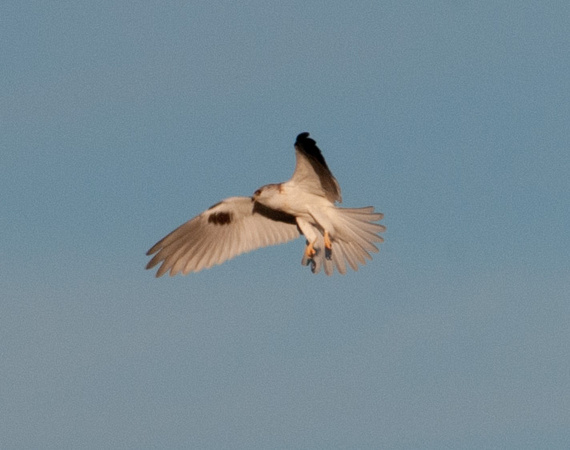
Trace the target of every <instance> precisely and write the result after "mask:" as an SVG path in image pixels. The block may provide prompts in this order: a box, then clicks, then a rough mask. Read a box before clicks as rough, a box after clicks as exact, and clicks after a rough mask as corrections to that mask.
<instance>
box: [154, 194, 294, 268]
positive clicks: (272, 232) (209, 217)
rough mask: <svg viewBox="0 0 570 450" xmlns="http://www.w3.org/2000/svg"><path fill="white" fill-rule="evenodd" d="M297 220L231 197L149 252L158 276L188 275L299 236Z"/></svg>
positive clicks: (173, 233)
mask: <svg viewBox="0 0 570 450" xmlns="http://www.w3.org/2000/svg"><path fill="white" fill-rule="evenodd" d="M299 235H300V233H299V230H298V228H297V226H296V223H295V218H294V217H292V216H289V215H288V214H284V213H280V212H277V211H274V210H271V209H269V208H266V207H260V206H259V205H258V204H256V203H255V202H254V201H253V200H252V199H251V198H250V197H230V198H228V199H225V200H223V201H222V202H220V203H218V204H216V205H214V206H212V207H211V208H210V209H208V210H206V211H204V212H203V213H202V214H200V215H198V216H196V217H194V218H193V219H191V220H189V221H188V222H186V223H184V224H182V225H181V226H180V227H178V228H177V229H176V230H174V231H173V232H171V233H170V234H168V235H167V236H165V237H164V238H163V239H161V240H160V241H158V242H157V243H156V244H155V245H153V246H152V248H151V249H150V250H149V251H148V252H147V255H153V254H154V256H153V257H152V258H151V260H150V261H149V263H148V264H147V266H146V268H147V269H151V268H153V267H155V266H156V265H158V264H161V266H160V267H159V269H158V271H157V273H156V276H157V277H160V276H162V275H164V274H165V273H166V272H168V271H170V275H171V276H172V275H176V274H177V273H179V272H182V273H184V274H187V273H189V272H198V271H200V270H202V269H205V268H210V267H212V266H214V265H216V264H221V263H223V262H224V261H227V260H228V259H231V258H233V257H235V256H237V255H239V254H241V253H245V252H249V251H251V250H254V249H256V248H260V247H265V246H268V245H277V244H281V243H283V242H287V241H290V240H292V239H295V238H297V237H299Z"/></svg>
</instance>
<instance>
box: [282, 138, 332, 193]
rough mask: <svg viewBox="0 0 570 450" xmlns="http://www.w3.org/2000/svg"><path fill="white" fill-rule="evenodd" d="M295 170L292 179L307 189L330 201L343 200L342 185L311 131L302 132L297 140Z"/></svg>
mask: <svg viewBox="0 0 570 450" xmlns="http://www.w3.org/2000/svg"><path fill="white" fill-rule="evenodd" d="M295 158H296V165H295V172H293V176H292V177H291V181H292V182H294V183H295V184H298V185H302V186H303V187H304V189H305V190H307V191H308V192H311V193H313V194H316V195H322V196H324V197H326V198H327V199H328V200H329V201H330V202H332V203H334V202H339V203H341V202H342V197H341V194H340V186H339V185H338V182H337V181H336V179H335V177H334V176H333V174H332V173H331V171H330V169H329V168H328V166H327V163H326V162H325V158H323V154H322V153H321V151H320V149H319V147H317V143H316V142H315V140H314V139H312V138H310V137H309V133H301V134H300V135H299V136H297V141H296V142H295Z"/></svg>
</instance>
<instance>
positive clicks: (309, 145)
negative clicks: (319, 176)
mask: <svg viewBox="0 0 570 450" xmlns="http://www.w3.org/2000/svg"><path fill="white" fill-rule="evenodd" d="M295 147H298V148H299V150H300V151H302V152H303V153H305V154H306V155H307V156H310V157H312V158H315V159H316V160H317V161H318V162H319V163H320V164H322V165H323V166H324V167H326V168H327V169H328V166H327V163H326V162H325V158H324V157H323V154H322V153H321V150H320V149H319V147H317V143H316V141H315V140H314V139H312V138H310V137H309V133H307V132H305V133H301V134H300V135H299V136H297V141H296V142H295Z"/></svg>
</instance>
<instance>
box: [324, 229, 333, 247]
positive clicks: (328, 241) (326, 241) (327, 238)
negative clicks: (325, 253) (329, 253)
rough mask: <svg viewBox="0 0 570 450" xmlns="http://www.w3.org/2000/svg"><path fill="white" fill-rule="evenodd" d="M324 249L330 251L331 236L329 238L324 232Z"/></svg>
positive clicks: (327, 233) (326, 232)
mask: <svg viewBox="0 0 570 450" xmlns="http://www.w3.org/2000/svg"><path fill="white" fill-rule="evenodd" d="M325 248H326V249H327V250H332V242H331V236H330V234H329V232H328V231H326V230H325Z"/></svg>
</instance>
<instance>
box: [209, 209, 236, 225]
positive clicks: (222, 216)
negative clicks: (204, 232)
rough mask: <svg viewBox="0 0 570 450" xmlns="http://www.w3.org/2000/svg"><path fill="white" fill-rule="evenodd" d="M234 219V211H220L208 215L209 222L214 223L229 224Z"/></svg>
mask: <svg viewBox="0 0 570 450" xmlns="http://www.w3.org/2000/svg"><path fill="white" fill-rule="evenodd" d="M232 219H233V217H232V213H230V212H219V213H214V214H210V215H209V216H208V223H213V224H214V225H229V224H230V223H231V222H232Z"/></svg>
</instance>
